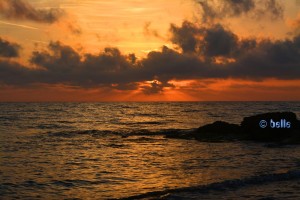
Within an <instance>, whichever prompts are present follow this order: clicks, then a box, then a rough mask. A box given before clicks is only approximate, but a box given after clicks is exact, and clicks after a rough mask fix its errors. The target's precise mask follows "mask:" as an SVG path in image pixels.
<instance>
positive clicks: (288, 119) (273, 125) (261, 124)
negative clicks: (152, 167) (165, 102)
mask: <svg viewBox="0 0 300 200" xmlns="http://www.w3.org/2000/svg"><path fill="white" fill-rule="evenodd" d="M166 137H168V138H180V139H196V140H199V141H204V142H221V141H235V140H249V141H257V142H275V143H280V144H300V121H299V120H298V119H297V116H296V114H295V113H292V112H273V113H264V114H259V115H255V116H250V117H245V118H244V119H243V121H242V122H241V125H238V124H230V123H227V122H223V121H216V122H214V123H212V124H207V125H204V126H201V127H199V128H198V129H196V130H194V131H191V132H189V133H183V134H171V135H166Z"/></svg>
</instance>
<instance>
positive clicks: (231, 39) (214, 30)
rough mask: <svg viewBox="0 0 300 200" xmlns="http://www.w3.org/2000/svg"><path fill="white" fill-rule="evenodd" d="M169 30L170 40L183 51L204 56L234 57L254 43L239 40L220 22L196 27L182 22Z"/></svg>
mask: <svg viewBox="0 0 300 200" xmlns="http://www.w3.org/2000/svg"><path fill="white" fill-rule="evenodd" d="M170 32H171V33H172V38H171V41H172V42H173V43H174V44H177V45H178V46H179V47H180V48H181V49H182V51H183V52H184V53H198V54H200V55H203V56H205V57H214V56H231V57H235V56H238V55H239V54H240V53H242V52H244V51H246V50H247V49H251V48H254V47H255V45H256V41H255V40H251V39H245V40H242V41H239V39H238V36H237V35H235V34H234V33H233V32H231V31H230V30H227V29H225V28H224V27H223V26H222V25H221V24H215V25H212V26H211V27H207V28H206V27H201V28H198V27H196V25H194V24H192V23H190V22H183V23H182V26H176V25H174V24H172V25H171V28H170Z"/></svg>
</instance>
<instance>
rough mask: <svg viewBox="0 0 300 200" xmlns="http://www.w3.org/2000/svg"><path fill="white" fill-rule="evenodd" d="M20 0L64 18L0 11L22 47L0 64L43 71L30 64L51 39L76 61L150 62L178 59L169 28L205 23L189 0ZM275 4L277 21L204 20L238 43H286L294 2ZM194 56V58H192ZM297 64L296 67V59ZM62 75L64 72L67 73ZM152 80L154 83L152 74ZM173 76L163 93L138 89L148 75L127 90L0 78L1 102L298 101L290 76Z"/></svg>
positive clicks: (298, 88) (2, 33)
mask: <svg viewBox="0 0 300 200" xmlns="http://www.w3.org/2000/svg"><path fill="white" fill-rule="evenodd" d="M1 1H3V2H4V3H1ZM5 1H6V0H0V9H4V11H5V9H6V11H7V9H11V8H8V6H7V5H6V4H5ZM22 1H23V2H25V3H26V5H28V6H31V7H32V9H35V10H49V9H59V10H62V11H63V13H64V14H63V15H62V16H61V17H60V18H59V19H58V20H57V21H54V22H51V23H49V22H45V21H42V20H36V19H32V18H28V17H26V16H25V15H22V16H21V15H18V13H17V14H16V15H15V16H6V15H5V12H3V13H4V14H2V15H1V14H0V38H2V39H3V40H5V41H9V42H11V43H15V44H18V45H19V46H20V47H21V48H20V49H19V51H20V55H19V57H12V58H6V57H3V58H1V56H0V61H1V60H4V62H5V63H10V64H11V63H12V62H16V63H20V64H21V65H22V66H23V67H27V68H35V67H44V66H37V65H35V64H32V62H30V59H31V58H32V52H33V51H38V52H48V51H49V49H48V44H49V42H50V41H60V43H61V44H63V45H65V46H69V47H72V48H73V49H74V51H76V52H78V54H79V55H81V56H82V57H81V58H80V59H81V60H82V59H84V55H85V54H92V55H96V54H98V53H99V52H102V51H103V49H104V48H106V47H115V48H118V49H119V50H120V52H121V53H122V55H124V56H125V55H127V54H130V53H134V54H135V55H136V57H137V59H138V60H142V59H149V56H148V53H149V52H151V51H157V52H160V51H162V50H161V47H162V46H167V47H168V48H170V49H173V50H175V51H176V52H178V53H182V55H184V52H183V51H182V49H180V47H179V45H178V44H176V43H174V42H172V40H171V38H172V33H171V32H170V24H174V25H176V26H178V27H180V26H181V24H182V22H184V21H189V22H191V23H194V24H196V25H197V27H201V26H208V24H205V23H204V24H203V22H201V21H202V18H203V12H204V11H203V10H201V7H200V6H199V3H198V2H197V1H195V0H187V1H182V0H164V1H163V0H152V1H144V0H110V1H109V0H22ZM203 1H204V0H203ZM214 1H215V2H216V3H215V4H214V5H215V6H216V7H217V6H219V4H218V0H214ZM279 2H281V4H282V8H283V9H284V12H283V17H282V18H280V19H276V20H274V19H273V20H272V19H271V18H272V17H269V18H268V16H264V17H262V18H260V19H254V18H252V17H251V15H250V14H241V15H238V16H227V17H224V18H222V19H216V21H214V22H206V23H218V24H222V26H223V27H225V28H226V30H227V29H228V30H230V31H232V32H233V33H234V34H236V35H237V36H238V38H239V40H241V39H244V38H254V39H255V40H257V41H262V40H264V39H270V40H271V41H275V40H284V39H286V38H288V39H291V40H292V38H293V37H295V35H297V34H299V30H300V29H299V27H300V23H299V16H300V11H299V10H300V5H299V4H297V1H296V0H288V1H279ZM1 6H2V8H1ZM0 13H1V12H0ZM19 14H20V13H19ZM20 16H21V17H20ZM297 23H298V24H297ZM209 26H210V25H209ZM297 31H298V32H297ZM200 48H201V47H200ZM194 56H195V55H194ZM200 57H201V56H200V55H199V59H201V58H200ZM4 62H3V63H4ZM0 65H1V63H0ZM3 66H4V64H3ZM298 66H299V67H300V63H299V62H298ZM0 67H1V66H0ZM224 67H227V66H224ZM187 70H188V69H187ZM0 73H1V71H0ZM65 73H66V74H68V71H66V72H65ZM145 73H146V72H145ZM161 76H163V75H161ZM158 77H159V78H161V77H160V76H159V75H158ZM174 77H175V79H171V78H169V79H168V83H169V84H172V86H168V85H167V86H162V87H163V89H162V90H158V91H157V92H153V93H145V92H144V91H145V90H146V89H145V88H148V87H154V86H153V85H151V83H152V82H153V80H155V77H153V78H152V79H145V80H143V81H141V80H139V79H138V78H137V80H135V81H133V82H134V83H135V84H137V85H138V86H139V87H137V88H135V89H132V90H123V89H118V88H114V87H108V86H107V85H105V86H104V85H103V84H99V86H93V87H86V86H84V85H83V84H82V85H81V84H80V83H79V84H78V83H76V84H77V85H76V84H75V85H74V84H72V83H71V84H68V83H53V84H52V83H48V82H45V83H33V84H29V85H27V84H26V85H22V84H21V85H20V84H17V85H14V84H11V83H6V82H5V81H4V83H1V80H0V88H1V90H0V101H223V100H224V101H232V100H233V101H234V100H237V101H247V100H250V101H253V100H283V101H287V100H300V77H299V76H298V77H297V76H296V75H295V76H293V77H292V78H286V77H285V78H281V77H266V78H261V77H260V78H258V79H257V80H256V78H249V79H245V78H244V77H245V75H243V76H242V77H240V78H239V77H238V76H232V77H231V76H230V75H229V76H227V75H226V77H224V78H223V77H219V78H218V77H216V78H213V76H211V77H197V76H187V77H186V78H177V79H178V80H176V76H175V75H174ZM189 77H190V78H189ZM228 77H229V78H228ZM288 77H289V76H288ZM12 78H13V76H12ZM8 82H9V81H8ZM66 82H67V81H66ZM160 83H161V82H160ZM105 84H106V83H105ZM111 85H113V84H111ZM117 85H118V84H117ZM150 89H151V88H150Z"/></svg>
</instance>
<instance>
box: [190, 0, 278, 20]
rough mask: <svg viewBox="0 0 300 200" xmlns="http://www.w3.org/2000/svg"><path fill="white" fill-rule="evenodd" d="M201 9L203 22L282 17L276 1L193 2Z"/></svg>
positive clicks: (207, 0)
mask: <svg viewBox="0 0 300 200" xmlns="http://www.w3.org/2000/svg"><path fill="white" fill-rule="evenodd" d="M195 1H196V2H197V3H198V4H199V5H200V7H201V10H202V20H203V22H205V23H206V22H214V21H215V20H217V21H219V20H221V19H223V18H227V17H239V16H241V15H250V16H251V17H254V18H256V19H259V18H262V17H264V16H267V17H269V18H271V19H273V20H276V19H279V18H282V17H283V11H284V9H283V6H282V5H281V4H280V3H279V2H278V1H277V0H195Z"/></svg>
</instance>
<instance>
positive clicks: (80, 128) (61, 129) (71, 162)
mask: <svg viewBox="0 0 300 200" xmlns="http://www.w3.org/2000/svg"><path fill="white" fill-rule="evenodd" d="M270 111H271V112H274V111H292V112H295V113H296V114H297V116H298V118H299V117H300V102H190V103H186V102H153V103H134V102H129V103H0V138H1V140H0V150H1V160H0V162H1V163H0V164H1V165H0V195H1V196H0V197H1V199H18V198H19V199H264V198H265V199H300V146H295V145H290V146H282V147H276V148H270V147H268V145H266V144H264V143H253V142H222V143H204V142H199V141H194V140H180V139H170V138H165V137H164V136H162V135H160V134H159V133H161V132H163V133H168V132H174V131H188V130H190V129H194V128H197V127H199V126H201V125H204V124H207V123H211V122H214V121H216V120H223V121H227V122H231V123H240V122H241V121H242V119H243V117H245V116H250V115H253V114H258V113H264V112H270Z"/></svg>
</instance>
